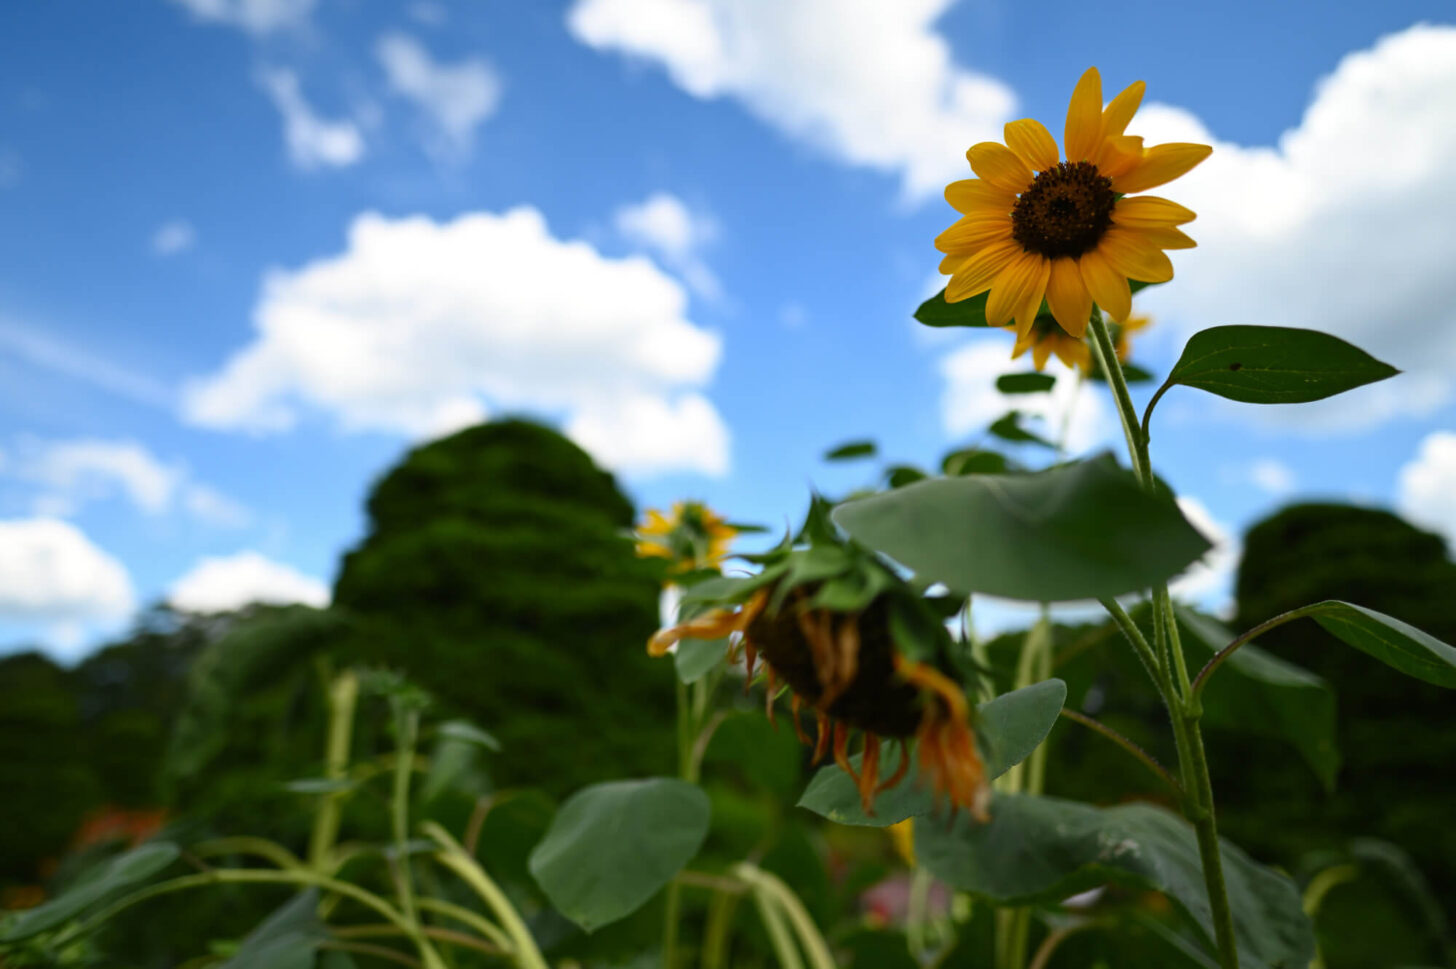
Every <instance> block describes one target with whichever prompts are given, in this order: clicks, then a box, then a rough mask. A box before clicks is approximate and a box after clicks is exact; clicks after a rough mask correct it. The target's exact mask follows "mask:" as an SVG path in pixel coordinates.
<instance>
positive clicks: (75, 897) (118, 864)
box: [0, 841, 179, 942]
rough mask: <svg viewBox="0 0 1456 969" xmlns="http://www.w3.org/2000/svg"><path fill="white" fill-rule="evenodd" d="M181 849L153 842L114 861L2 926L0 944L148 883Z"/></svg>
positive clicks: (59, 923)
mask: <svg viewBox="0 0 1456 969" xmlns="http://www.w3.org/2000/svg"><path fill="white" fill-rule="evenodd" d="M178 854H179V851H178V849H177V846H176V845H174V844H170V843H168V842H165V841H158V842H152V843H151V844H145V845H142V846H141V847H140V848H134V849H132V850H131V851H128V852H126V853H125V854H121V855H117V856H116V857H114V858H110V859H108V860H106V861H104V862H102V863H101V864H100V865H97V866H96V868H94V869H93V870H91V871H89V872H86V873H85V874H84V875H83V876H81V877H80V878H78V879H76V881H75V883H74V884H72V885H70V886H69V887H68V888H67V889H66V891H65V892H64V893H62V894H61V895H58V896H56V897H55V898H53V899H51V900H50V901H48V902H46V903H44V904H42V905H38V906H36V907H35V908H32V909H28V910H26V911H25V912H22V913H21V914H19V915H17V916H15V917H14V918H13V919H12V920H10V921H9V922H6V923H0V942H15V941H17V940H20V939H24V938H26V937H28V936H32V935H37V934H39V933H41V932H46V931H49V930H51V929H55V928H58V927H60V926H62V925H64V924H65V923H66V922H68V921H70V920H71V919H72V918H74V917H75V916H77V915H79V914H80V913H82V912H84V911H85V910H86V909H88V908H90V907H92V906H94V905H96V904H97V903H98V902H101V901H103V900H105V899H107V898H114V897H115V896H116V895H118V894H119V893H120V892H121V891H123V890H124V889H127V888H130V887H132V886H133V885H137V884H140V883H142V882H145V881H146V880H147V879H149V878H151V877H152V876H153V875H155V874H156V873H157V872H159V871H161V870H162V869H164V868H166V867H167V866H168V865H170V864H172V862H174V861H176V860H177V855H178Z"/></svg>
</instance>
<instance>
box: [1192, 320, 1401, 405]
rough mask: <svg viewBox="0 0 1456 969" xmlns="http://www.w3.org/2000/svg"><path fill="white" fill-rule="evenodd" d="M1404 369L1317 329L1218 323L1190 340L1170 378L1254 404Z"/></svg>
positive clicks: (1349, 386) (1350, 385)
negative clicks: (1398, 368) (1381, 360)
mask: <svg viewBox="0 0 1456 969" xmlns="http://www.w3.org/2000/svg"><path fill="white" fill-rule="evenodd" d="M1398 373H1400V371H1399V370H1396V369H1395V368H1394V367H1392V366H1390V365H1389V364H1387V363H1381V362H1380V361H1379V360H1376V359H1375V358H1374V357H1372V356H1370V354H1368V353H1366V352H1365V351H1364V350H1361V349H1360V348H1359V347H1356V346H1352V345H1351V344H1349V343H1346V342H1345V341H1344V340H1341V339H1340V338H1339V337H1335V336H1330V335H1329V334H1328V333H1321V332H1319V331H1318V330H1301V329H1295V328H1293V327H1287V326H1215V327H1211V328H1209V329H1207V330H1200V331H1199V332H1197V333H1195V334H1193V336H1192V337H1190V338H1189V340H1188V345H1187V346H1185V347H1184V348H1183V355H1182V356H1180V357H1179V358H1178V362H1177V363H1176V364H1174V365H1173V370H1172V372H1171V373H1170V374H1169V375H1168V384H1170V385H1172V384H1181V385H1183V386H1185V387H1196V388H1198V389H1199V390H1206V391H1208V392H1209V393H1210V394H1217V395H1218V396H1219V397H1227V398H1228V399H1229V400H1237V401H1243V402H1244V403H1250V404H1300V403H1305V402H1308V401H1312V400H1322V399H1324V398H1325V397H1333V396H1334V395H1335V394H1340V393H1344V392H1345V391H1347V390H1353V389H1354V388H1356V387H1360V386H1363V385H1365V384H1369V383H1374V382H1375V381H1377V380H1384V379H1386V378H1387V377H1393V376H1395V375H1396V374H1398Z"/></svg>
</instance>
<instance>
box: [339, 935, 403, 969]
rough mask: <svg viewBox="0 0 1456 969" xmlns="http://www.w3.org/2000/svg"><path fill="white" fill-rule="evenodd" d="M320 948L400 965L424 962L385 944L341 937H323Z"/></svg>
mask: <svg viewBox="0 0 1456 969" xmlns="http://www.w3.org/2000/svg"><path fill="white" fill-rule="evenodd" d="M318 947H319V948H320V949H334V950H337V951H339V952H353V953H355V954H357V955H361V956H374V957H375V958H376V959H383V960H385V961H386V962H397V963H399V964H400V965H402V966H421V965H424V963H422V962H420V960H418V959H416V958H415V957H414V956H412V955H410V954H409V953H407V952H400V951H399V950H398V949H391V948H390V947H389V946H387V945H374V944H372V943H369V942H346V941H344V940H342V939H325V940H324V941H322V942H320V943H318Z"/></svg>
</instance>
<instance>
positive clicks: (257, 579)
mask: <svg viewBox="0 0 1456 969" xmlns="http://www.w3.org/2000/svg"><path fill="white" fill-rule="evenodd" d="M167 601H168V602H169V603H170V604H171V605H172V606H173V607H174V608H176V609H180V610H182V611H183V612H200V613H208V612H228V611H231V610H234V609H241V608H242V607H244V606H246V605H250V604H252V603H255V602H264V603H269V604H273V605H289V604H292V603H302V604H304V605H308V606H314V607H316V608H323V607H324V606H327V605H328V604H329V587H328V586H326V585H324V583H322V582H320V581H319V580H318V579H315V578H312V577H311V576H307V575H304V574H303V573H302V572H299V571H298V570H297V569H295V568H292V567H291V566H287V565H284V564H282V563H281V562H274V561H273V560H272V559H269V558H265V557H264V556H262V555H260V554H258V553H257V552H253V551H244V552H238V553H237V554H236V555H226V556H217V557H208V558H204V559H202V560H201V561H200V562H198V563H197V565H195V566H194V567H193V568H192V569H191V570H190V571H189V572H188V573H187V574H186V575H184V576H182V577H181V578H180V579H178V580H177V581H176V582H174V583H172V587H171V589H170V590H168V593H167Z"/></svg>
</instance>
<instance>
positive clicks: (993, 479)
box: [834, 457, 1209, 602]
mask: <svg viewBox="0 0 1456 969" xmlns="http://www.w3.org/2000/svg"><path fill="white" fill-rule="evenodd" d="M834 520H835V522H837V523H838V524H839V526H840V527H842V528H843V529H844V530H845V531H847V532H848V533H849V534H850V536H851V537H853V538H854V539H855V540H856V541H858V542H860V543H861V544H863V545H867V546H869V547H870V548H872V549H875V550H876V551H879V552H883V553H884V554H885V555H888V556H889V557H890V558H892V559H895V560H896V561H898V562H900V563H901V564H902V565H904V566H905V567H907V568H909V569H911V570H912V571H914V572H915V573H916V575H917V576H918V577H919V578H921V579H923V580H925V581H929V582H943V583H945V584H946V586H948V587H949V588H951V589H953V590H955V591H957V592H962V593H968V592H981V593H986V594H988V595H998V596H1004V597H1006V598H1010V599H1028V600H1031V601H1035V602H1057V601H1062V600H1067V599H1096V598H1101V597H1105V596H1118V595H1123V594H1125V593H1128V592H1136V591H1138V590H1141V589H1146V588H1148V587H1150V586H1152V585H1154V584H1155V583H1158V582H1162V581H1165V580H1166V579H1168V578H1170V577H1172V576H1174V575H1176V574H1177V573H1178V572H1179V571H1181V570H1182V569H1183V568H1185V567H1187V566H1188V565H1190V564H1192V563H1193V562H1194V561H1196V560H1197V559H1198V557H1199V556H1201V555H1202V554H1203V553H1204V552H1206V551H1207V550H1208V548H1209V544H1208V541H1207V539H1205V538H1204V537H1203V536H1202V535H1200V534H1198V532H1197V531H1196V530H1195V529H1194V528H1193V526H1192V525H1190V524H1189V523H1188V521H1187V519H1185V518H1184V517H1183V514H1182V512H1180V511H1179V510H1178V506H1177V505H1176V504H1175V503H1174V502H1173V501H1172V500H1171V499H1170V498H1167V497H1165V496H1161V495H1150V494H1148V493H1146V492H1144V491H1143V490H1142V489H1141V488H1140V487H1139V486H1138V484H1137V482H1136V480H1135V479H1134V478H1133V476H1132V474H1131V473H1130V472H1127V471H1124V470H1122V469H1121V468H1119V467H1117V465H1116V462H1114V461H1113V460H1112V459H1111V458H1110V457H1102V458H1097V459H1094V460H1091V461H1081V462H1077V463H1073V464H1067V465H1062V466H1060V467H1057V468H1052V469H1051V470H1048V471H1042V472H1038V473H1036V474H1009V475H993V474H977V475H969V476H965V477H957V478H932V479H930V480H928V481H921V482H919V483H918V484H913V485H910V486H909V487H906V488H900V489H898V490H896V491H891V492H887V493H884V494H879V495H875V496H873V497H871V498H864V499H860V500H858V501H851V502H848V503H846V504H843V505H840V506H839V507H838V508H836V509H835V510H834Z"/></svg>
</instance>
